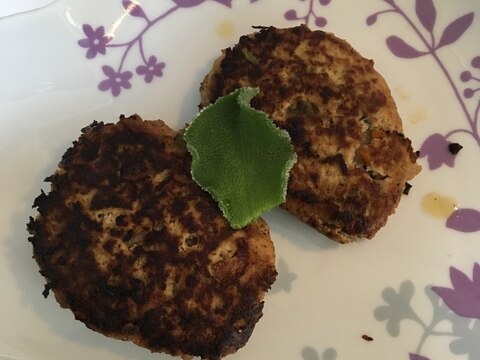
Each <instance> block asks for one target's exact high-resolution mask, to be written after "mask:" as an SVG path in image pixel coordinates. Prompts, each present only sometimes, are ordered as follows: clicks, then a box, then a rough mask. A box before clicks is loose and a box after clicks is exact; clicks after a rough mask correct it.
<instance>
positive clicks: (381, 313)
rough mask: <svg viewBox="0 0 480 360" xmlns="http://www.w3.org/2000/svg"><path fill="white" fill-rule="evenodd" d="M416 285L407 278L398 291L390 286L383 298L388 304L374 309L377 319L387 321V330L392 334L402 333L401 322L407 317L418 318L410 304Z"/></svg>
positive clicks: (395, 335) (394, 335) (384, 292)
mask: <svg viewBox="0 0 480 360" xmlns="http://www.w3.org/2000/svg"><path fill="white" fill-rule="evenodd" d="M414 293H415V287H414V286H413V283H412V282H411V281H410V280H405V281H404V282H403V283H402V284H401V285H400V289H399V291H398V293H397V292H396V291H395V289H393V288H391V287H388V288H386V289H385V290H383V292H382V298H383V300H385V302H386V303H387V305H381V306H379V307H377V308H376V309H375V310H374V316H375V319H377V320H378V321H385V320H386V321H387V325H386V327H387V332H388V333H389V334H390V336H393V337H397V336H398V335H400V322H401V321H402V320H405V319H412V320H414V319H417V318H418V316H417V314H415V312H414V311H413V309H412V307H411V306H410V301H411V300H412V297H413V294H414Z"/></svg>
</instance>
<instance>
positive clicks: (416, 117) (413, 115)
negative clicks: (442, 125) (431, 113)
mask: <svg viewBox="0 0 480 360" xmlns="http://www.w3.org/2000/svg"><path fill="white" fill-rule="evenodd" d="M427 117H428V113H427V110H425V108H423V107H420V106H417V107H415V108H414V109H413V111H411V112H410V113H408V114H407V119H408V121H409V122H411V123H412V124H418V123H419V122H421V121H425V120H427Z"/></svg>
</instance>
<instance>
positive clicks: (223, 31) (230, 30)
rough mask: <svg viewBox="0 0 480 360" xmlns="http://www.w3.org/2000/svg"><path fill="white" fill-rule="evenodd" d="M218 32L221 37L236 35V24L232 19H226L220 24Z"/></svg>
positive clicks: (226, 37) (227, 37)
mask: <svg viewBox="0 0 480 360" xmlns="http://www.w3.org/2000/svg"><path fill="white" fill-rule="evenodd" d="M217 34H218V36H220V37H221V38H224V39H229V38H231V37H233V35H235V26H234V25H233V24H232V22H231V21H228V20H225V21H222V22H221V23H219V24H218V26H217Z"/></svg>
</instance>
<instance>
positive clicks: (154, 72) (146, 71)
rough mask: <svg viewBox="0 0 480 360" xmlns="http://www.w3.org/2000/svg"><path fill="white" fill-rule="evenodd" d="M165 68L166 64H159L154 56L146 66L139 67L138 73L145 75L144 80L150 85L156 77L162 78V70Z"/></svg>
mask: <svg viewBox="0 0 480 360" xmlns="http://www.w3.org/2000/svg"><path fill="white" fill-rule="evenodd" d="M164 67H165V63H164V62H160V63H157V58H156V57H155V56H153V55H152V56H150V58H149V59H148V61H147V62H146V64H145V65H139V66H137V69H136V71H137V74H138V75H145V77H144V78H143V80H145V82H146V83H148V84H149V83H151V82H152V80H153V77H154V76H158V77H160V76H162V75H163V72H162V70H163V68H164Z"/></svg>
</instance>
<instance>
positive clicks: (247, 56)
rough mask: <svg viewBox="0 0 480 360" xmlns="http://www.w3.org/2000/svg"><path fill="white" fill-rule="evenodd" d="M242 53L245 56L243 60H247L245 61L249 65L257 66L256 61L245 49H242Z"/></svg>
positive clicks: (257, 62)
mask: <svg viewBox="0 0 480 360" xmlns="http://www.w3.org/2000/svg"><path fill="white" fill-rule="evenodd" d="M242 53H243V55H244V56H245V59H247V61H248V62H249V63H251V64H253V65H258V64H259V61H258V59H257V58H256V57H255V55H253V54H252V53H251V52H250V51H249V50H248V49H247V48H243V49H242Z"/></svg>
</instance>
